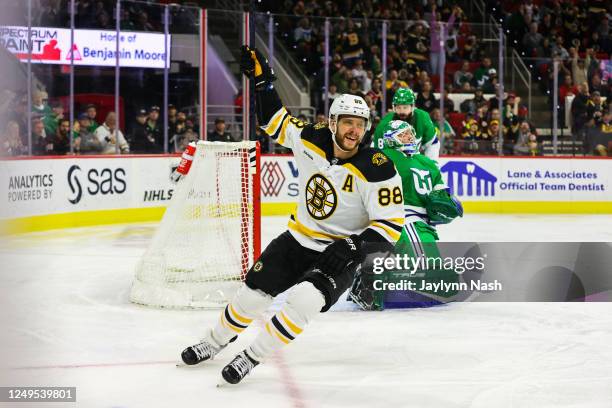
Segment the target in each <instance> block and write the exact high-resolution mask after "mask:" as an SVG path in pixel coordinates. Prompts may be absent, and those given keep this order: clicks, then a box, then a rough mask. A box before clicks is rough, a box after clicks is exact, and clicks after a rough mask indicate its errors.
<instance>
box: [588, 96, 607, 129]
mask: <svg viewBox="0 0 612 408" xmlns="http://www.w3.org/2000/svg"><path fill="white" fill-rule="evenodd" d="M607 111H608V105H607V103H606V102H604V101H603V100H602V99H601V94H600V93H599V91H593V92H591V97H590V98H589V100H588V101H587V116H588V118H589V120H592V121H593V122H594V124H595V126H599V125H600V124H601V121H602V118H603V116H604V113H605V112H607Z"/></svg>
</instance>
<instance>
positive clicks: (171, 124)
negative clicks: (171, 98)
mask: <svg viewBox="0 0 612 408" xmlns="http://www.w3.org/2000/svg"><path fill="white" fill-rule="evenodd" d="M176 113H177V110H176V106H174V105H173V104H171V103H170V104H168V135H169V136H170V137H172V135H173V134H174V132H175V130H176Z"/></svg>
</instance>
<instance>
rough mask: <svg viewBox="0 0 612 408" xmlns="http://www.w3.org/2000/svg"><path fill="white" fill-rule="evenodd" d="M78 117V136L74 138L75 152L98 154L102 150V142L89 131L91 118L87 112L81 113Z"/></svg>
mask: <svg viewBox="0 0 612 408" xmlns="http://www.w3.org/2000/svg"><path fill="white" fill-rule="evenodd" d="M78 119H79V120H78V122H77V123H78V125H79V130H78V136H77V137H76V138H75V140H74V151H75V153H77V154H79V153H81V154H100V153H101V152H102V143H101V142H100V141H99V140H98V138H97V137H96V136H95V135H94V134H93V133H92V132H90V131H89V129H90V128H91V119H90V118H89V116H88V115H87V113H81V114H80V115H79V117H78Z"/></svg>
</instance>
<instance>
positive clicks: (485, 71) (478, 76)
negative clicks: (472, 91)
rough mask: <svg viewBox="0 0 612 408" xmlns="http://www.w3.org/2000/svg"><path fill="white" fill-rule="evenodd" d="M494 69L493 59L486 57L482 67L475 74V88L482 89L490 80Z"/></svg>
mask: <svg viewBox="0 0 612 408" xmlns="http://www.w3.org/2000/svg"><path fill="white" fill-rule="evenodd" d="M491 68H493V66H492V64H491V58H489V57H485V58H483V60H482V64H481V65H480V67H478V68H477V69H476V72H474V79H473V81H474V83H473V85H474V86H475V87H477V88H478V87H482V86H483V85H484V83H485V82H486V81H487V80H488V79H489V74H490V69H491Z"/></svg>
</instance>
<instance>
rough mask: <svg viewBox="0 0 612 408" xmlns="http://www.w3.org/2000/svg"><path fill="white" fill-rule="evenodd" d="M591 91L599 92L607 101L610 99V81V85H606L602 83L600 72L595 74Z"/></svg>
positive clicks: (592, 78)
mask: <svg viewBox="0 0 612 408" xmlns="http://www.w3.org/2000/svg"><path fill="white" fill-rule="evenodd" d="M589 89H590V90H591V92H599V94H600V95H601V97H602V98H606V99H607V98H609V97H610V81H609V80H608V83H606V84H604V83H602V82H601V76H600V75H599V73H598V72H595V73H594V74H593V75H592V76H591V83H590V85H589Z"/></svg>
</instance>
